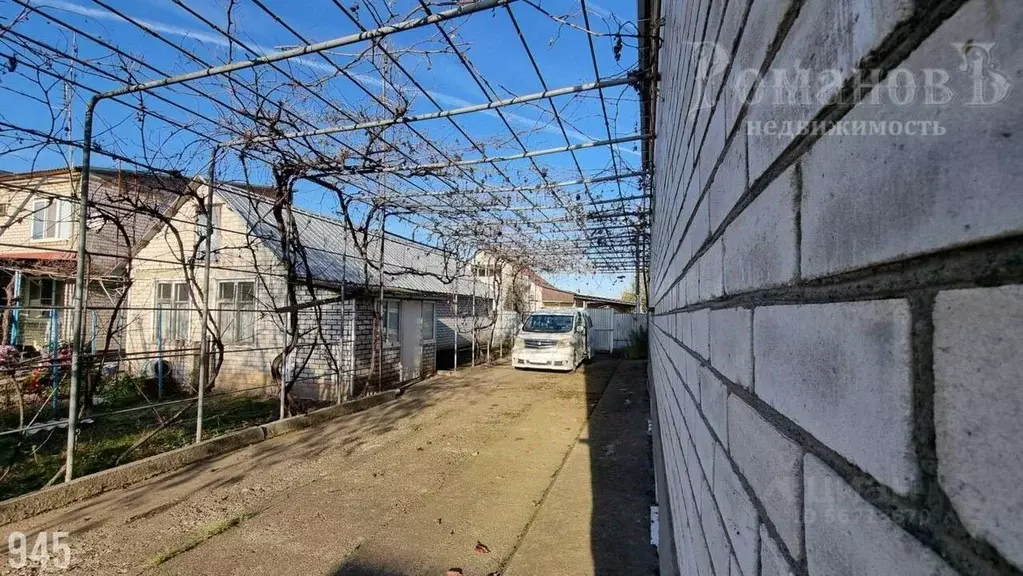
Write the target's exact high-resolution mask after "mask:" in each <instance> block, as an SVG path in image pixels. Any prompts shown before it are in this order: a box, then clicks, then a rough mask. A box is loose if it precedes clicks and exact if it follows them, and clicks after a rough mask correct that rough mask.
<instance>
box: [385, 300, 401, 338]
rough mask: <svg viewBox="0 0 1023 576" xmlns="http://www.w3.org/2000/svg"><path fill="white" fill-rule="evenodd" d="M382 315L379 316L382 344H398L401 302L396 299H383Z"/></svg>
mask: <svg viewBox="0 0 1023 576" xmlns="http://www.w3.org/2000/svg"><path fill="white" fill-rule="evenodd" d="M383 313H384V316H383V318H381V322H382V324H383V334H384V345H385V346H398V345H399V344H401V340H400V339H399V338H400V332H399V330H398V329H399V327H400V322H401V320H400V318H401V303H400V302H398V301H397V300H384V309H383Z"/></svg>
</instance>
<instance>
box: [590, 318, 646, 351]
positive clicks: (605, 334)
mask: <svg viewBox="0 0 1023 576" xmlns="http://www.w3.org/2000/svg"><path fill="white" fill-rule="evenodd" d="M586 312H587V313H588V314H589V315H590V318H591V319H592V320H593V327H592V328H590V342H591V345H592V346H593V350H594V352H614V351H615V350H620V349H622V348H625V347H627V346H628V345H629V341H630V339H631V337H632V333H633V332H634V331H636V329H638V328H639V327H641V326H643V327H646V323H647V316H646V314H634V313H631V314H630V313H621V312H615V311H614V310H612V309H610V308H599V309H594V308H588V309H587V310H586Z"/></svg>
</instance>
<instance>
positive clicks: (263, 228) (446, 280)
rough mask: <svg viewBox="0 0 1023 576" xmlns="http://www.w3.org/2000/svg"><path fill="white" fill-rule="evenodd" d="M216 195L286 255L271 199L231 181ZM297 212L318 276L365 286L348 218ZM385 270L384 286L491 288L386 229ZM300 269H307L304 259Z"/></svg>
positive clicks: (449, 290)
mask: <svg viewBox="0 0 1023 576" xmlns="http://www.w3.org/2000/svg"><path fill="white" fill-rule="evenodd" d="M216 194H217V197H218V198H222V199H223V200H224V201H225V202H226V203H227V204H228V205H229V206H230V207H231V209H232V210H233V211H234V212H236V213H237V214H238V215H239V216H241V217H242V219H243V220H245V221H246V223H248V226H249V233H250V234H252V235H253V236H254V237H256V238H259V239H260V240H263V241H264V244H266V246H267V248H269V249H270V250H271V251H273V252H274V253H275V254H277V256H278V257H281V255H282V252H281V244H280V234H279V233H278V231H277V225H276V222H275V220H274V216H273V212H272V209H273V205H272V204H271V203H270V202H267V201H266V200H263V199H261V198H256V197H253V196H252V195H251V194H247V193H246V192H245V191H244V190H242V189H240V188H237V187H235V186H231V185H228V184H220V185H218V186H217V192H216ZM293 214H294V217H295V226H296V228H297V229H298V234H299V240H300V244H301V245H302V246H303V247H304V248H305V251H306V258H305V260H306V261H307V262H308V265H309V268H310V272H311V275H312V277H313V278H315V279H316V280H318V281H320V282H324V283H329V284H341V283H342V282H344V283H346V284H356V285H366V276H367V275H366V274H365V268H364V267H363V261H362V256H361V255H360V253H359V250H358V248H357V246H356V243H355V242H354V241H353V239H352V236H351V234H350V233H349V232H348V230H347V226H345V224H344V222H343V221H341V220H340V219H337V218H331V217H329V216H324V215H322V214H315V213H312V212H307V211H305V210H299V209H293ZM346 234H347V235H348V242H347V250H345V245H346V243H345V241H344V238H345V235H346ZM369 244H370V245H369V247H368V249H367V252H368V257H369V258H370V260H371V261H372V262H374V263H376V262H379V258H380V238H379V236H376V237H375V238H372V235H371V240H370V241H369ZM345 253H347V258H346V257H345ZM383 270H384V282H383V284H384V289H385V290H390V291H407V292H421V293H429V294H441V295H450V294H453V293H454V291H455V287H456V286H457V292H458V293H459V294H462V295H466V296H471V295H472V294H473V293H474V292H473V284H475V289H476V291H475V294H476V295H477V296H480V297H484V298H486V297H489V296H488V295H489V293H490V288H489V286H488V285H487V284H485V283H483V282H480V281H478V280H475V279H473V278H464V277H463V278H459V279H458V281H457V282H455V281H453V280H451V278H452V276H453V275H454V273H455V271H456V263H455V260H454V256H453V255H451V254H450V253H447V252H445V251H443V250H440V249H438V248H435V247H432V246H427V245H425V244H421V243H418V242H413V241H411V240H408V239H406V238H402V237H400V236H396V235H394V234H390V233H387V234H385V241H384V266H383ZM299 273H300V274H304V273H305V269H304V265H303V264H302V263H301V262H300V264H299ZM368 276H369V283H368V284H369V285H370V286H378V285H379V277H378V275H377V272H376V270H375V269H374V268H369V270H368Z"/></svg>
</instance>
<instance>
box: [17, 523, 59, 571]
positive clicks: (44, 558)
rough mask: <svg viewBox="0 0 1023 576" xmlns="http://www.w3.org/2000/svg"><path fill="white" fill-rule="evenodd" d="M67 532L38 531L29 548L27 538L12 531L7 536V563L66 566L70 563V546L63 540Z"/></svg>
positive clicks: (19, 566) (22, 566)
mask: <svg viewBox="0 0 1023 576" xmlns="http://www.w3.org/2000/svg"><path fill="white" fill-rule="evenodd" d="M67 536H68V533H67V532H40V533H38V534H36V536H35V542H34V543H33V544H32V547H31V549H30V548H29V538H28V537H26V536H25V534H24V533H23V532H12V533H11V535H10V536H8V537H7V554H8V556H10V558H8V560H7V564H8V565H9V566H10V567H11V568H24V567H25V566H28V564H29V562H32V563H33V564H38V565H39V566H49V565H52V566H53V567H55V568H67V567H68V566H69V565H70V564H71V548H70V547H69V546H68V545H67V542H65V541H64V539H65V538H67Z"/></svg>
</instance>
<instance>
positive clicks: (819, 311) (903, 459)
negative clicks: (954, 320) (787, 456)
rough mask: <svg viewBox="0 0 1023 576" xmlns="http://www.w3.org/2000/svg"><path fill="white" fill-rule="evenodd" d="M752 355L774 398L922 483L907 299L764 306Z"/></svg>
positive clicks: (896, 478)
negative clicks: (917, 459) (914, 427)
mask: <svg viewBox="0 0 1023 576" xmlns="http://www.w3.org/2000/svg"><path fill="white" fill-rule="evenodd" d="M753 355H754V356H755V357H756V358H757V364H756V370H755V376H754V377H753V380H754V382H755V383H756V391H757V395H758V396H760V397H761V398H763V399H764V401H765V402H767V403H768V404H770V405H771V406H773V407H774V408H775V409H776V410H778V411H779V412H781V413H782V414H784V415H785V416H786V417H788V418H789V419H791V420H792V421H793V422H795V423H796V424H798V425H799V426H801V427H802V428H804V429H805V430H807V431H808V432H809V433H810V434H812V435H814V436H815V437H816V438H818V439H820V440H821V441H823V442H824V443H825V444H827V445H828V446H830V447H831V448H833V449H834V450H836V451H838V452H839V453H841V454H842V455H843V456H845V457H846V458H848V459H849V460H851V461H852V462H853V463H854V464H856V465H858V466H859V467H860V468H863V469H864V470H866V471H867V472H869V473H871V474H873V475H874V476H875V477H877V478H879V479H880V480H881V481H883V482H884V483H885V484H887V485H888V486H890V487H892V488H893V489H895V490H896V491H898V492H900V493H908V492H910V491H912V490H913V489H914V488H915V487H916V484H917V476H918V471H917V465H916V462H915V460H914V455H913V447H912V445H911V437H912V425H911V414H912V410H911V404H912V397H911V396H912V382H911V380H910V367H909V360H910V358H909V309H908V307H907V305H906V303H905V302H903V301H898V300H886V301H878V302H849V303H835V304H815V305H805V306H767V307H764V308H758V309H756V310H755V311H754V313H753ZM863 430H870V434H864V433H863V432H862V431H863Z"/></svg>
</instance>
